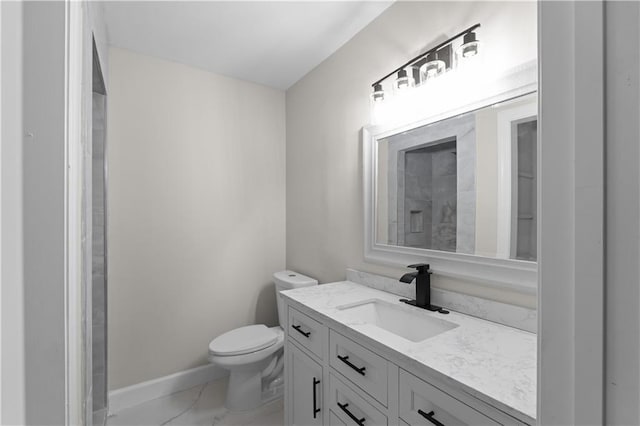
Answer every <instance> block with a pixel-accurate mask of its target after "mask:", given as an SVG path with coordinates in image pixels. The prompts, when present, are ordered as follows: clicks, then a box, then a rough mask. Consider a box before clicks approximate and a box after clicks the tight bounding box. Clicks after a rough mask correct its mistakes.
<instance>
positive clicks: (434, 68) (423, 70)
mask: <svg viewBox="0 0 640 426" xmlns="http://www.w3.org/2000/svg"><path fill="white" fill-rule="evenodd" d="M446 67H447V64H446V63H445V62H444V61H443V60H441V59H438V55H437V52H431V53H429V54H428V55H427V62H426V63H425V64H424V65H422V66H421V67H420V76H421V79H422V81H426V80H431V79H433V78H435V77H437V76H439V75H440V74H442V73H443V72H444V70H445V69H446Z"/></svg>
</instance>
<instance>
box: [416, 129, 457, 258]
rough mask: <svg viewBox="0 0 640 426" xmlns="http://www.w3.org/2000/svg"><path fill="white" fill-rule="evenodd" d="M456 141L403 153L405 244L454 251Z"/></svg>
mask: <svg viewBox="0 0 640 426" xmlns="http://www.w3.org/2000/svg"><path fill="white" fill-rule="evenodd" d="M456 154H457V152H456V141H455V140H453V141H449V142H443V143H439V144H435V145H431V146H429V147H426V148H418V149H414V150H408V151H406V152H405V155H404V159H405V166H404V173H405V179H404V203H405V206H404V215H405V220H404V243H405V245H406V246H408V247H420V248H427V249H433V250H444V251H456V239H457V238H456V237H457V219H456V215H457V193H458V191H457V161H456Z"/></svg>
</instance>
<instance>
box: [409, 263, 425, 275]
mask: <svg viewBox="0 0 640 426" xmlns="http://www.w3.org/2000/svg"><path fill="white" fill-rule="evenodd" d="M407 268H413V269H417V270H418V272H420V273H424V272H428V273H430V272H429V264H428V263H416V264H414V265H409V266H407Z"/></svg>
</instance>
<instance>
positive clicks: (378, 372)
mask: <svg viewBox="0 0 640 426" xmlns="http://www.w3.org/2000/svg"><path fill="white" fill-rule="evenodd" d="M329 342H330V343H329V365H331V366H332V367H333V368H335V369H336V370H337V371H338V372H340V373H341V374H342V375H344V376H345V377H346V378H348V379H349V380H351V381H352V382H353V383H354V384H356V385H357V386H358V387H360V388H361V389H362V390H363V391H365V392H366V393H368V394H369V395H371V396H372V397H374V398H375V399H376V400H378V401H379V402H380V403H381V404H383V405H384V406H385V407H386V406H387V399H388V398H387V380H388V379H387V375H388V373H387V360H386V359H384V358H382V357H380V356H378V355H376V354H374V353H373V352H371V351H370V350H369V349H365V348H363V347H362V346H360V345H359V344H357V343H355V342H354V341H352V340H350V339H347V338H346V337H344V336H343V335H341V334H338V333H336V332H335V331H333V330H331V331H330V336H329Z"/></svg>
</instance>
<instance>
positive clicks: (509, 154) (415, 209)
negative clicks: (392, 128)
mask: <svg viewBox="0 0 640 426" xmlns="http://www.w3.org/2000/svg"><path fill="white" fill-rule="evenodd" d="M536 144H537V94H536V93H532V94H528V95H524V96H519V97H517V98H514V99H510V100H508V101H504V102H500V103H496V104H493V105H489V106H486V107H483V108H480V109H477V110H475V111H471V112H467V113H463V114H460V115H456V116H453V117H450V118H447V119H443V120H440V121H436V122H433V123H430V124H427V125H423V126H420V127H416V128H413V129H410V130H407V131H403V132H400V133H396V134H391V135H388V136H385V137H382V138H379V139H376V140H375V145H374V147H373V149H374V150H375V155H374V158H375V159H376V164H375V165H374V167H375V171H376V173H375V176H376V177H375V179H376V181H375V213H374V217H375V243H376V244H378V245H387V246H397V247H410V248H414V249H423V250H430V251H440V252H449V253H460V254H466V255H477V256H482V257H488V258H496V259H515V260H520V261H527V262H535V261H536V252H537V238H536V235H537V222H538V221H537V214H536V212H537V204H538V201H537V175H536V173H537V172H536V171H537V158H536V157H537V155H536V153H537V146H536Z"/></svg>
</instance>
